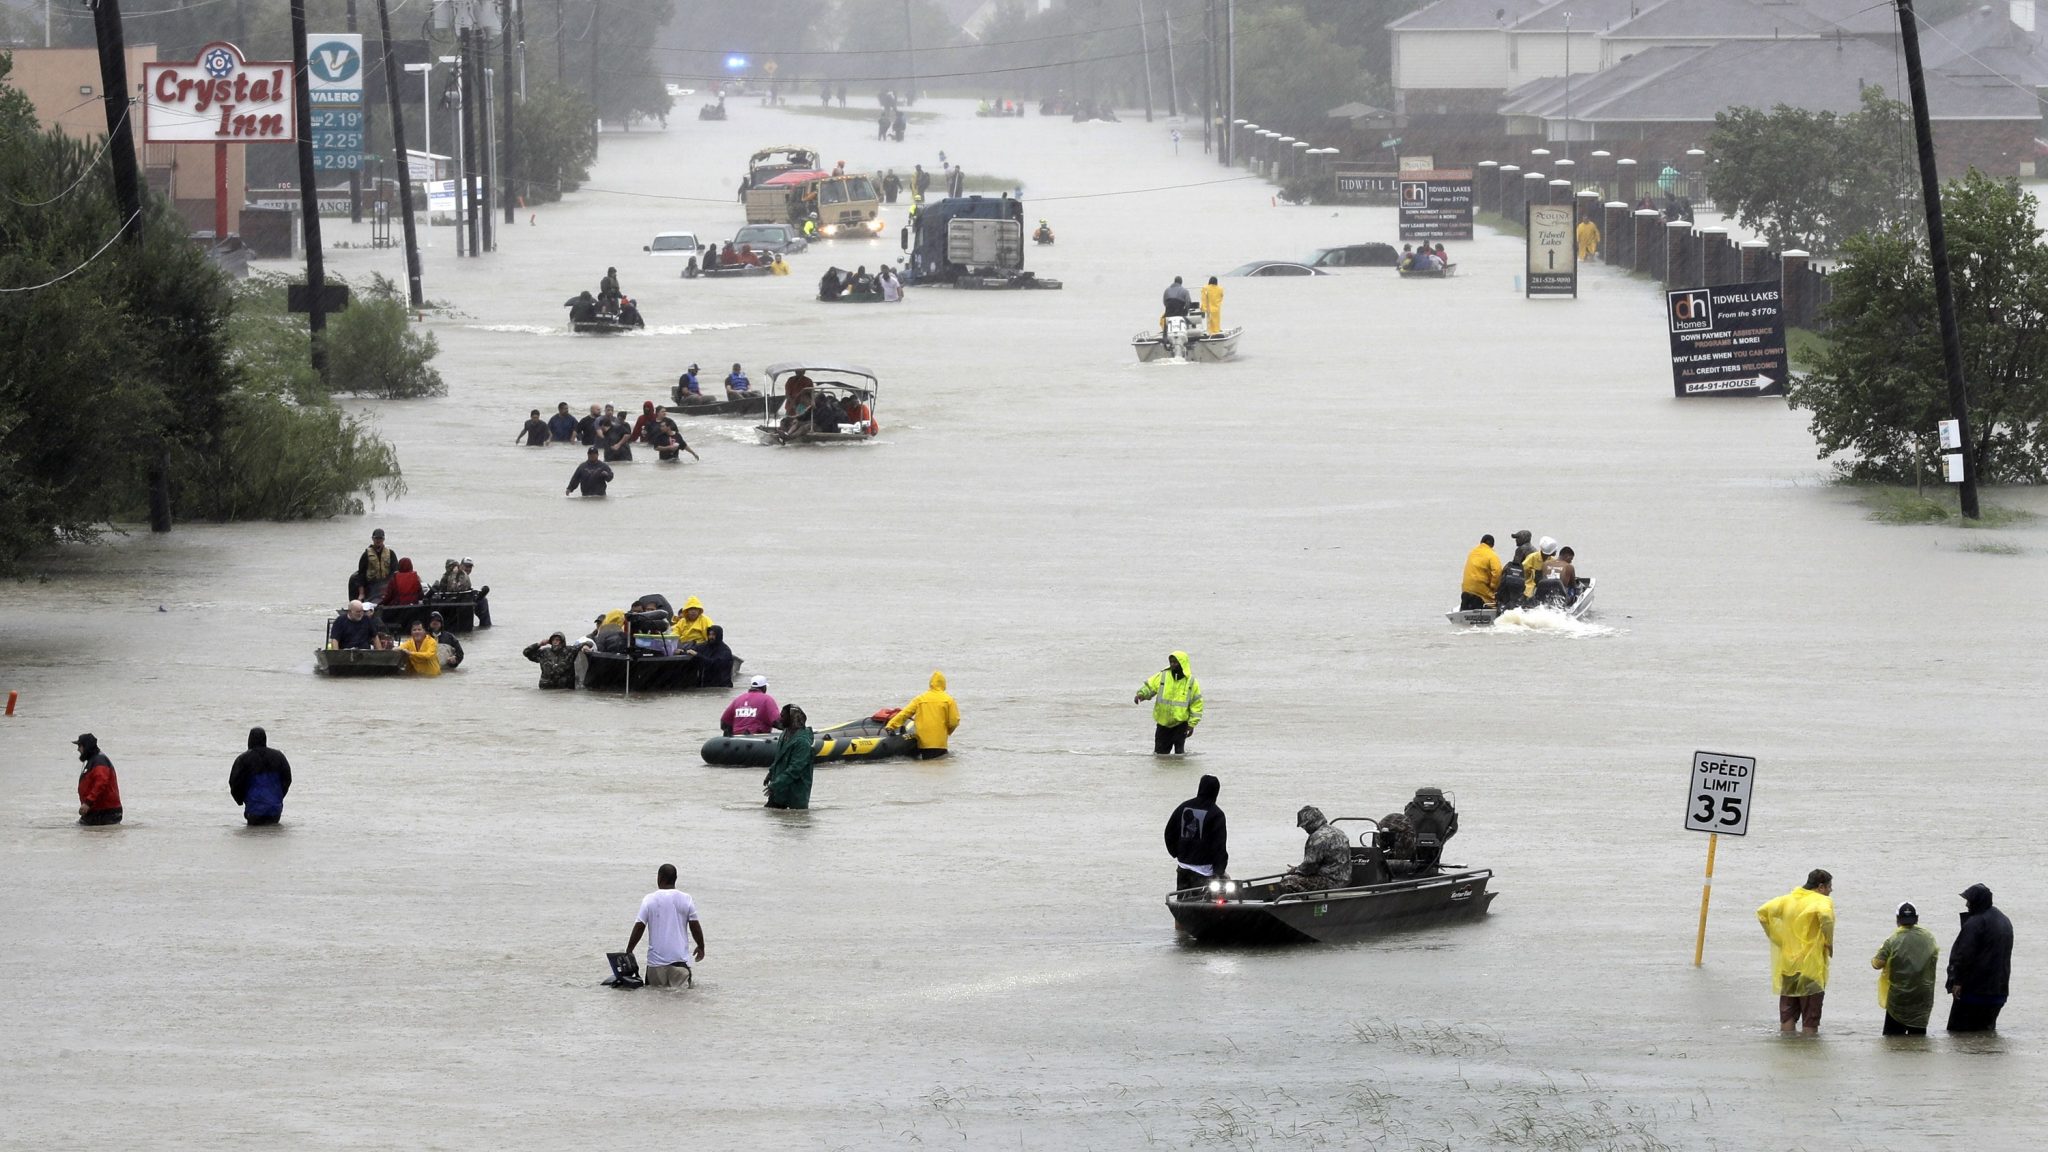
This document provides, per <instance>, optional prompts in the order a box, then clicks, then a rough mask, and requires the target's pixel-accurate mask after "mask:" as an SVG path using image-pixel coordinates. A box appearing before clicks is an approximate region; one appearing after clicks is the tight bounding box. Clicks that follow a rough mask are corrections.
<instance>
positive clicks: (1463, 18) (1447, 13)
mask: <svg viewBox="0 0 2048 1152" xmlns="http://www.w3.org/2000/svg"><path fill="white" fill-rule="evenodd" d="M1552 2H1553V0H1436V3H1434V4H1431V5H1429V6H1428V7H1426V8H1422V9H1419V10H1417V11H1414V12H1410V13H1409V14H1408V15H1406V16H1403V17H1401V18H1400V19H1399V20H1396V21H1393V22H1392V23H1390V24H1388V25H1387V27H1388V28H1391V29H1393V30H1394V31H1396V32H1484V31H1488V30H1492V29H1499V28H1506V27H1507V26H1508V25H1510V24H1513V23H1515V22H1516V21H1518V20H1520V19H1522V18H1523V17H1525V16H1528V15H1529V14H1531V13H1533V12H1535V11H1536V10H1537V9H1539V8H1542V7H1544V6H1546V4H1548V3H1552Z"/></svg>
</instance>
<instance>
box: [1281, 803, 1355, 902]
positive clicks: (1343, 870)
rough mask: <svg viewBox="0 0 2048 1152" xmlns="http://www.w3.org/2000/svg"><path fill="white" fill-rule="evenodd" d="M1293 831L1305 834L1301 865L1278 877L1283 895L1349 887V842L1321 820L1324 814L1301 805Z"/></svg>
mask: <svg viewBox="0 0 2048 1152" xmlns="http://www.w3.org/2000/svg"><path fill="white" fill-rule="evenodd" d="M1294 824H1295V827H1297V828H1300V829H1301V830H1302V831H1303V832H1306V833H1308V842H1307V843H1305V844H1303V845H1302V849H1301V863H1299V864H1296V865H1295V866H1294V867H1292V868H1289V869H1288V870H1287V871H1286V873H1285V874H1284V875H1282V876H1281V877H1280V890H1281V891H1282V892H1322V891H1326V890H1328V889H1331V888H1344V887H1347V886H1349V885H1350V883H1351V841H1349V840H1347V839H1345V838H1344V831H1343V829H1341V828H1338V827H1337V826H1335V825H1333V824H1331V823H1330V822H1329V821H1328V820H1327V819H1325V818H1324V817H1323V810H1322V809H1320V808H1318V807H1316V806H1315V805H1313V804H1304V805H1302V807H1301V811H1299V812H1296V813H1295V814H1294Z"/></svg>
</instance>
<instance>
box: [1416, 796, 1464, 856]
mask: <svg viewBox="0 0 2048 1152" xmlns="http://www.w3.org/2000/svg"><path fill="white" fill-rule="evenodd" d="M1403 815H1405V816H1407V817H1408V823H1409V825H1410V826H1412V827H1413V828H1414V829H1415V862H1416V863H1418V864H1424V865H1428V866H1431V867H1434V866H1435V865H1436V863H1437V861H1438V860H1439V859H1441V858H1442V856H1443V850H1444V845H1445V844H1446V843H1448V842H1449V841H1450V839H1451V837H1453V836H1456V835H1457V834H1458V810H1457V809H1456V808H1455V807H1453V806H1452V805H1451V802H1450V800H1449V799H1447V798H1446V797H1445V796H1444V792H1443V789H1441V788H1417V789H1416V790H1415V799H1413V800H1410V801H1409V802H1408V807H1407V808H1406V809H1404V810H1403Z"/></svg>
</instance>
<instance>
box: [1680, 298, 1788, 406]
mask: <svg viewBox="0 0 2048 1152" xmlns="http://www.w3.org/2000/svg"><path fill="white" fill-rule="evenodd" d="M1783 295H1784V292H1783V286H1782V285H1780V284H1779V283H1778V282H1777V281H1776V280H1757V281H1753V282H1751V283H1748V284H1715V285H1710V286H1708V287H1705V288H1680V289H1676V290H1674V291H1670V292H1666V293H1665V294H1664V319H1665V323H1666V325H1667V327H1668V328H1669V329H1670V332H1671V388H1672V391H1673V392H1674V393H1675V394H1677V395H1678V396H1679V397H1680V398H1684V397H1687V396H1783V395H1784V394H1785V381H1786V379H1787V370H1786V355H1785V312H1784V308H1783V307H1782V300H1781V297H1782V296H1783Z"/></svg>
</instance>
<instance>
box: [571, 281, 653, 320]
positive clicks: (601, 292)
mask: <svg viewBox="0 0 2048 1152" xmlns="http://www.w3.org/2000/svg"><path fill="white" fill-rule="evenodd" d="M562 306H563V307H565V308H567V309H568V310H569V323H571V324H597V323H611V324H622V325H625V326H626V327H628V328H645V327H646V326H647V322H646V321H644V320H642V319H641V318H640V309H639V307H638V306H637V305H635V304H634V303H633V298H632V297H630V296H627V295H626V294H625V293H624V292H621V291H620V290H619V270H618V269H617V268H606V269H605V270H604V278H603V279H602V280H599V281H598V284H597V295H595V296H593V295H591V294H590V293H589V292H588V291H584V292H581V293H578V294H577V295H575V296H571V297H569V298H568V299H567V300H564V301H562Z"/></svg>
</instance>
